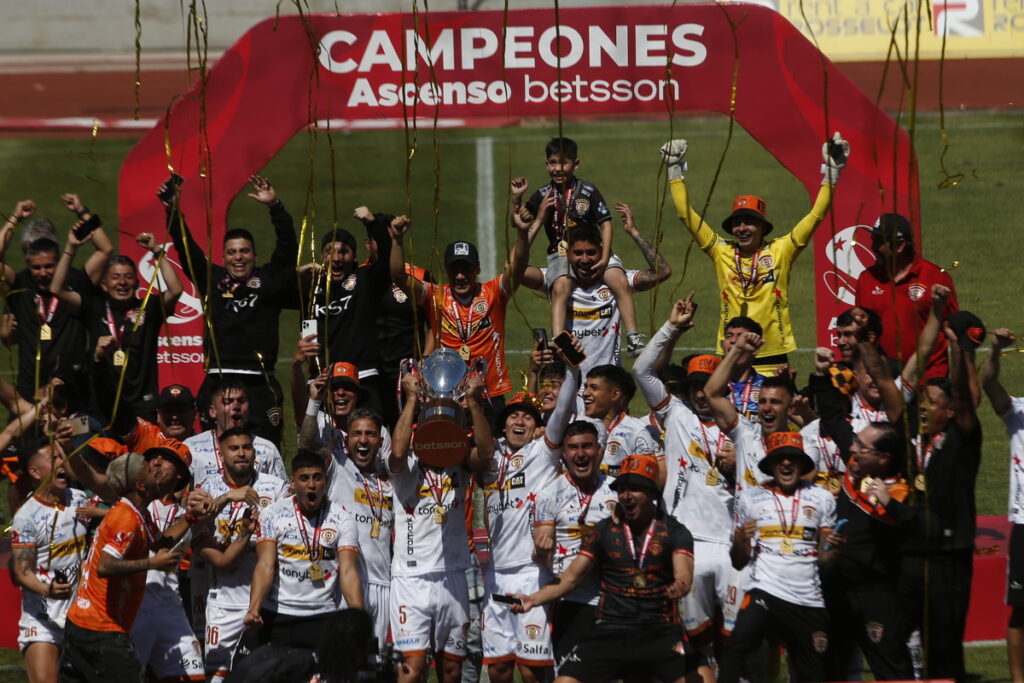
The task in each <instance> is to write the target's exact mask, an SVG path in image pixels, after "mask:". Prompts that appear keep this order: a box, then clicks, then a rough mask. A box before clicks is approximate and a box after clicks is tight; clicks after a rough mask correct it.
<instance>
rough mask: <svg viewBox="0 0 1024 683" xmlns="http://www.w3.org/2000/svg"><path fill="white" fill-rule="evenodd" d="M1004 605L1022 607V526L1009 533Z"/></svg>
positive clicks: (1023, 602) (1023, 587) (1023, 560)
mask: <svg viewBox="0 0 1024 683" xmlns="http://www.w3.org/2000/svg"><path fill="white" fill-rule="evenodd" d="M1006 604H1007V605H1009V606H1010V607H1024V524H1014V525H1013V530H1012V531H1010V553H1009V557H1008V558H1007V563H1006Z"/></svg>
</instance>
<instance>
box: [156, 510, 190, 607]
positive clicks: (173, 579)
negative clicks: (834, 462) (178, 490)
mask: <svg viewBox="0 0 1024 683" xmlns="http://www.w3.org/2000/svg"><path fill="white" fill-rule="evenodd" d="M146 509H147V510H148V511H149V516H150V517H151V518H152V519H153V525H154V526H155V527H156V529H157V531H158V532H159V534H163V533H164V532H165V531H167V529H168V528H170V526H171V525H172V524H174V523H175V522H177V521H178V520H179V519H181V518H182V517H184V516H185V506H184V505H182V504H180V503H179V502H178V501H177V500H175V499H173V498H171V499H170V500H154V501H152V502H151V503H150V504H149V505H148V506H147V508H146ZM191 533H192V531H191V530H189V531H186V532H185V537H183V540H184V541H185V542H186V543H187V542H188V541H189V540H190V539H191ZM159 534H158V536H157V538H159ZM155 555H156V552H155V551H154V550H150V551H149V556H150V557H153V556H155ZM146 598H147V602H152V601H153V600H157V601H160V602H171V603H178V604H180V602H181V594H180V593H178V572H177V571H170V572H165V571H162V570H159V569H150V570H149V571H148V572H146Z"/></svg>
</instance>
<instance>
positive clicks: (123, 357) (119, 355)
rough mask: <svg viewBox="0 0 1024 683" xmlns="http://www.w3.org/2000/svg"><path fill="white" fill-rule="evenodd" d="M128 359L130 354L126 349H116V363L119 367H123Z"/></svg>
mask: <svg viewBox="0 0 1024 683" xmlns="http://www.w3.org/2000/svg"><path fill="white" fill-rule="evenodd" d="M127 360H128V356H127V354H125V352H124V351H122V350H121V349H118V350H117V351H114V365H116V366H117V367H122V366H123V365H124V364H125V362H127Z"/></svg>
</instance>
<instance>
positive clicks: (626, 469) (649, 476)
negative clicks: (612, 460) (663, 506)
mask: <svg viewBox="0 0 1024 683" xmlns="http://www.w3.org/2000/svg"><path fill="white" fill-rule="evenodd" d="M609 486H610V487H611V489H612V490H613V491H618V490H619V489H621V488H625V487H626V486H637V487H641V488H648V489H650V490H651V491H653V492H654V494H655V495H656V496H657V495H661V490H660V489H659V488H658V460H657V459H656V458H655V457H654V456H653V455H630V456H627V457H626V459H625V460H623V461H622V467H621V468H620V469H619V476H617V477H615V481H613V482H612V483H611V484H609Z"/></svg>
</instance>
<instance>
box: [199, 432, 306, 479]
mask: <svg viewBox="0 0 1024 683" xmlns="http://www.w3.org/2000/svg"><path fill="white" fill-rule="evenodd" d="M183 443H184V444H185V445H186V446H188V448H189V450H190V451H191V452H192V467H191V468H190V469H191V470H192V480H193V481H205V480H206V479H209V478H210V477H216V476H219V475H221V474H223V473H224V463H223V462H221V459H220V443H219V442H218V441H217V436H216V434H215V432H214V430H212V429H208V430H206V431H205V432H200V433H199V434H196V435H195V436H190V437H189V438H187V439H185V441H184V442H183ZM252 447H253V450H254V451H255V453H256V469H257V470H259V471H260V472H266V473H267V474H272V475H274V476H275V477H277V478H278V479H284V480H287V479H288V474H287V473H286V472H285V469H284V460H282V459H281V453H280V452H279V451H278V450H277V446H275V445H274V444H273V442H271V441H268V440H267V439H264V438H263V437H261V436H253V438H252Z"/></svg>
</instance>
